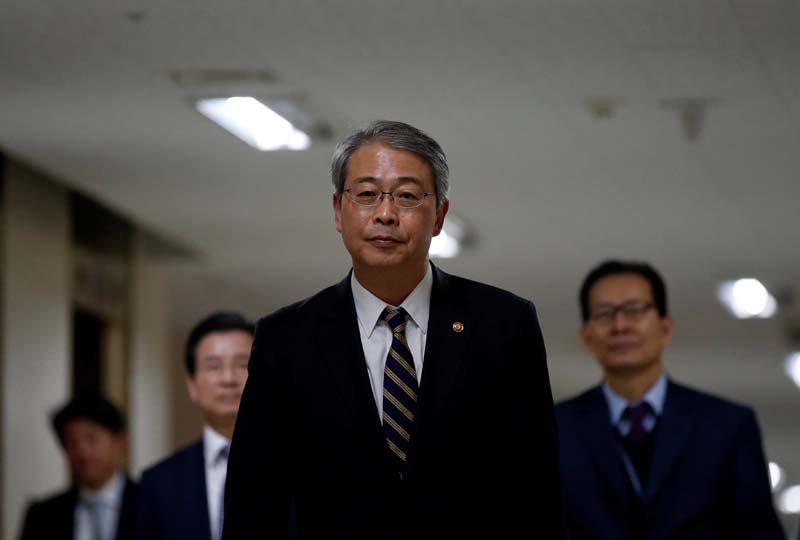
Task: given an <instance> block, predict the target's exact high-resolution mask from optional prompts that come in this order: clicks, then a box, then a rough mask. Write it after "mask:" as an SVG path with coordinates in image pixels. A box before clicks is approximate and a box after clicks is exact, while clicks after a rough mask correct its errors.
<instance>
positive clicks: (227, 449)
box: [217, 444, 231, 460]
mask: <svg viewBox="0 0 800 540" xmlns="http://www.w3.org/2000/svg"><path fill="white" fill-rule="evenodd" d="M230 451H231V445H229V444H226V445H225V446H223V447H222V448H220V450H219V454H217V460H222V459H225V460H227V459H228V454H229V453H230Z"/></svg>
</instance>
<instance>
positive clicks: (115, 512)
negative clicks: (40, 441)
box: [20, 392, 136, 540]
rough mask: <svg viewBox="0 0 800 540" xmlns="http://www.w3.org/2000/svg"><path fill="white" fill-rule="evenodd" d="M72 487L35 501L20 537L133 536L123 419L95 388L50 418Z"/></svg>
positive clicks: (87, 539) (89, 539)
mask: <svg viewBox="0 0 800 540" xmlns="http://www.w3.org/2000/svg"><path fill="white" fill-rule="evenodd" d="M52 424H53V429H54V430H55V432H56V435H57V436H58V440H59V442H60V443H61V447H62V448H63V449H64V454H65V456H66V458H67V463H68V464H69V469H70V473H71V475H72V485H71V487H70V488H69V489H68V490H66V491H65V492H63V493H59V494H58V495H55V496H53V497H50V498H48V499H46V500H43V501H40V502H36V503H33V504H31V506H30V507H29V508H28V511H27V513H26V515H25V521H24V525H23V529H22V535H21V537H20V538H21V539H22V540H130V539H132V538H133V528H134V520H135V504H136V486H135V484H134V483H133V482H131V480H130V479H129V478H128V477H127V476H126V474H125V472H124V471H123V469H122V463H123V459H124V453H125V442H126V441H125V421H124V418H123V416H122V414H121V413H120V412H119V410H117V408H116V407H114V405H112V404H111V403H110V402H109V401H108V400H106V399H105V398H104V397H103V396H102V395H100V394H99V393H96V392H83V393H81V394H79V395H77V396H76V397H75V398H74V399H73V400H72V401H70V402H69V403H67V404H66V405H65V406H64V407H63V408H62V409H61V410H59V411H58V412H57V413H56V414H55V415H54V416H53V418H52Z"/></svg>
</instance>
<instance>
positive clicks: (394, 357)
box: [381, 307, 418, 478]
mask: <svg viewBox="0 0 800 540" xmlns="http://www.w3.org/2000/svg"><path fill="white" fill-rule="evenodd" d="M381 317H382V318H383V319H384V320H385V321H386V322H387V323H389V327H390V328H391V329H392V346H391V348H390V349H389V355H388V356H387V357H386V367H385V368H384V370H383V430H384V432H385V433H386V442H387V443H388V445H389V449H390V450H391V451H392V455H393V456H394V458H395V465H396V467H397V472H398V474H399V475H400V478H402V477H403V473H404V472H405V464H406V460H407V459H408V449H409V447H410V443H411V434H412V433H413V427H414V414H415V413H416V410H417V391H418V385H417V372H416V370H415V369H414V357H413V356H411V351H410V350H409V348H408V342H407V341H406V335H405V330H406V311H405V310H404V309H403V308H397V309H392V308H388V307H387V308H386V309H385V310H383V313H382V314H381Z"/></svg>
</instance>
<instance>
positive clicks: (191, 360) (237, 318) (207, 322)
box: [185, 311, 256, 376]
mask: <svg viewBox="0 0 800 540" xmlns="http://www.w3.org/2000/svg"><path fill="white" fill-rule="evenodd" d="M236 330H241V331H242V332H247V333H248V334H250V335H251V336H252V335H254V334H255V332H256V329H255V326H254V325H253V323H251V322H250V321H248V320H247V319H245V318H244V317H242V316H241V315H240V314H239V313H236V312H234V311H218V312H217V313H213V314H212V315H209V316H208V317H206V318H205V319H203V320H202V321H200V322H199V323H197V325H195V327H194V328H192V331H191V332H190V333H189V339H187V340H186V358H185V360H186V372H187V373H188V374H189V375H190V376H194V372H195V370H196V369H197V362H196V358H195V354H196V353H197V344H198V343H200V340H201V339H203V338H204V337H205V336H207V335H208V334H212V333H214V332H232V331H236Z"/></svg>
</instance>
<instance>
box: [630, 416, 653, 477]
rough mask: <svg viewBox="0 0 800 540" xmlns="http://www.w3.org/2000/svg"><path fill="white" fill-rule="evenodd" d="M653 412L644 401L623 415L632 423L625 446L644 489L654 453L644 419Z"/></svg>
mask: <svg viewBox="0 0 800 540" xmlns="http://www.w3.org/2000/svg"><path fill="white" fill-rule="evenodd" d="M652 412H653V408H652V407H651V406H650V404H649V403H647V402H646V401H643V402H641V403H639V404H638V405H636V406H630V405H629V406H628V407H626V408H625V412H623V413H622V417H623V418H625V419H626V420H628V421H629V422H630V423H631V429H630V431H628V434H627V435H626V436H625V437H624V440H623V446H624V447H625V450H626V451H627V453H628V457H629V458H630V460H631V464H632V465H633V468H634V469H635V470H636V476H638V478H639V485H640V486H641V487H642V490H644V488H645V486H646V484H647V476H648V473H649V472H650V458H651V455H652V450H653V449H652V440H651V433H650V432H649V431H648V430H647V428H645V426H644V420H645V418H647V415H648V414H650V413H652Z"/></svg>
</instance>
